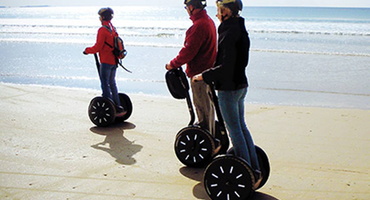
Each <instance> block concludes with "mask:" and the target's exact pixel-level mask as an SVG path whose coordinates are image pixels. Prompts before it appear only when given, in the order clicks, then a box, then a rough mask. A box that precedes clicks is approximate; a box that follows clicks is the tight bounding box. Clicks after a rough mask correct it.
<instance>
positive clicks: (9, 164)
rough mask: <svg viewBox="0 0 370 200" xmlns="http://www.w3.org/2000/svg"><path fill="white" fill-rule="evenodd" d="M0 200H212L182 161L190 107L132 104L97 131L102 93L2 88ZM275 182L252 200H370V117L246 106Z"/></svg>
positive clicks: (144, 99) (165, 102) (145, 99)
mask: <svg viewBox="0 0 370 200" xmlns="http://www.w3.org/2000/svg"><path fill="white" fill-rule="evenodd" d="M0 90H1V93H0V115H1V118H0V123H1V124H2V125H1V132H0V134H1V138H2V139H1V141H0V142H1V145H0V152H1V158H0V180H1V183H0V188H1V189H0V198H1V199H102V198H103V199H152V200H153V199H162V200H163V199H168V200H170V199H172V200H177V199H179V200H180V199H181V200H182V199H183V200H189V199H207V200H208V199H209V198H208V197H207V195H206V193H205V191H204V187H203V184H202V173H203V170H202V169H191V168H186V167H184V166H183V165H182V164H181V163H180V162H179V161H178V160H177V158H176V156H175V153H174V150H173V144H174V139H175V135H176V133H177V132H178V131H179V130H180V129H181V128H183V127H185V126H186V125H187V123H188V121H189V114H188V111H187V109H186V108H187V107H186V102H185V101H181V100H175V99H172V98H162V97H153V96H148V95H136V94H132V95H130V98H131V99H132V102H133V105H134V110H133V114H132V116H131V117H130V118H129V119H128V120H127V122H125V123H122V124H118V125H115V126H111V127H108V128H97V127H95V126H94V125H93V124H92V123H91V122H90V121H89V119H88V115H87V107H88V104H89V102H90V100H91V99H92V98H93V97H94V96H95V95H97V94H98V93H99V91H84V90H79V89H73V88H72V89H71V88H70V89H65V88H56V87H46V86H41V87H34V86H28V85H10V84H3V83H0ZM246 105H247V106H246V120H247V124H248V126H249V129H250V131H251V133H252V135H253V138H254V140H255V143H256V144H257V145H258V146H260V147H261V148H263V149H264V151H265V152H266V153H267V154H268V156H269V159H270V165H271V176H270V178H269V180H268V182H267V183H266V185H265V186H264V187H263V188H261V189H260V190H259V191H258V193H257V194H256V195H255V197H254V200H275V199H284V200H286V199H287V200H289V199H292V200H293V199H302V200H305V199H307V200H311V199H322V198H325V199H328V200H337V199H368V198H369V197H370V191H369V185H368V183H369V181H370V179H369V178H368V177H369V168H370V161H369V159H368V158H369V153H368V152H369V150H370V135H369V134H368V131H369V130H370V124H369V123H368V122H369V119H370V111H369V110H357V109H336V108H317V107H298V106H274V105H254V104H246Z"/></svg>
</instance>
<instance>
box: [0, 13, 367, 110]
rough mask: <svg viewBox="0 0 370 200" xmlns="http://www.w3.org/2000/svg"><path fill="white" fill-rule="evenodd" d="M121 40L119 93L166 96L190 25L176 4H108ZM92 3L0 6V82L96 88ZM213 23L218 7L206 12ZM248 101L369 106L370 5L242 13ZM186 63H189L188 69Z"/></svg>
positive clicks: (95, 19) (96, 23)
mask: <svg viewBox="0 0 370 200" xmlns="http://www.w3.org/2000/svg"><path fill="white" fill-rule="evenodd" d="M113 9H114V11H115V15H114V19H113V20H112V22H113V24H114V25H115V26H116V28H117V30H118V32H119V34H120V35H121V36H122V38H123V39H124V41H125V44H126V48H127V50H128V56H127V57H126V58H125V60H124V63H123V64H124V65H125V67H126V68H128V69H130V70H131V71H132V72H133V73H132V74H130V73H127V72H126V71H124V70H122V69H119V70H118V74H117V82H118V87H119V89H120V91H122V92H126V93H129V94H130V93H143V94H150V95H161V96H170V93H169V92H168V90H167V87H166V84H165V79H164V74H165V72H166V70H165V68H164V66H165V64H166V63H168V62H169V61H170V60H171V59H173V58H174V57H175V56H176V55H177V53H178V52H179V50H180V49H181V47H182V46H183V42H184V37H185V32H186V30H187V29H188V28H189V27H190V26H191V24H192V23H191V21H190V20H189V16H188V15H187V13H186V11H185V10H184V8H182V7H180V8H178V7H133V6H127V7H124V6H121V7H113ZM98 10H99V8H98V7H11V8H7V7H3V8H0V52H1V56H0V81H1V82H4V83H16V84H39V85H51V86H63V87H77V88H87V89H95V90H100V82H99V78H98V74H97V71H96V65H95V61H94V58H93V56H92V55H87V56H86V55H83V54H82V52H83V50H84V49H85V48H86V47H87V46H92V45H93V44H94V43H95V39H96V33H97V30H98V28H99V27H100V26H101V24H100V21H99V19H98V15H97V11H98ZM207 12H208V14H209V15H210V16H211V17H212V19H213V20H214V21H215V23H216V26H218V25H219V22H218V21H217V19H216V17H215V12H216V8H215V7H212V6H209V7H207ZM242 16H243V17H244V18H245V19H246V27H247V29H248V32H249V36H250V39H251V52H250V62H249V65H248V68H247V75H248V79H249V82H250V87H249V91H248V96H247V99H246V101H247V102H250V103H260V104H275V105H298V106H323V107H343V108H360V109H370V79H369V77H370V9H369V8H295V7H245V8H244V10H243V13H242ZM184 67H185V66H184Z"/></svg>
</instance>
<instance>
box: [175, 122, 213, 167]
mask: <svg viewBox="0 0 370 200" xmlns="http://www.w3.org/2000/svg"><path fill="white" fill-rule="evenodd" d="M215 148H216V147H215V141H214V139H213V138H212V136H211V135H210V134H209V133H208V131H206V130H204V129H201V128H199V127H196V126H190V127H186V128H183V129H182V130H180V132H179V133H178V134H177V136H176V141H175V152H176V156H177V158H178V159H179V160H180V162H182V163H183V164H184V165H186V166H189V167H203V166H204V165H205V164H207V163H208V162H209V161H210V160H211V159H212V156H213V152H214V150H215Z"/></svg>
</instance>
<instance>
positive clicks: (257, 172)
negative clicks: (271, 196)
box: [252, 170, 262, 190]
mask: <svg viewBox="0 0 370 200" xmlns="http://www.w3.org/2000/svg"><path fill="white" fill-rule="evenodd" d="M254 175H255V176H254V177H255V178H256V182H255V183H254V185H253V187H252V189H253V190H257V188H258V186H260V184H261V182H262V173H261V171H260V170H255V171H254Z"/></svg>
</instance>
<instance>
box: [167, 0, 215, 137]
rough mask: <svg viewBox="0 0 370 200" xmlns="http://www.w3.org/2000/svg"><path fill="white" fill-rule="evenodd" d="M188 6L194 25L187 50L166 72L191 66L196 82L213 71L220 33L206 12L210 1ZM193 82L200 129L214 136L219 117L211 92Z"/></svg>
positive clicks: (188, 2)
mask: <svg viewBox="0 0 370 200" xmlns="http://www.w3.org/2000/svg"><path fill="white" fill-rule="evenodd" d="M184 4H185V5H186V6H185V9H186V10H187V12H188V14H189V16H190V19H191V20H192V22H193V25H192V26H191V27H190V28H189V29H188V30H187V31H186V37H185V42H184V47H183V48H182V49H181V50H180V52H179V53H178V55H177V57H176V58H174V59H173V60H171V61H170V63H169V64H166V69H167V70H171V69H174V68H179V67H181V66H182V65H184V64H187V66H186V70H185V72H186V75H187V76H188V77H189V78H190V79H192V78H193V76H194V75H196V74H199V73H201V72H203V71H204V70H206V69H210V68H212V67H213V64H214V62H215V60H216V55H217V52H216V50H217V33H216V26H215V23H214V22H213V20H212V19H211V18H210V17H209V16H208V14H207V11H206V10H205V9H204V8H205V7H206V4H207V3H206V0H185V2H184ZM190 82H191V90H192V93H193V101H194V106H195V108H196V111H197V117H198V122H199V125H200V126H201V127H202V128H205V129H207V130H209V131H210V133H211V134H212V133H213V130H214V123H215V117H214V109H213V106H212V102H211V100H210V98H209V95H208V92H209V89H210V88H209V86H208V85H207V84H206V83H204V82H203V81H199V82H193V81H190Z"/></svg>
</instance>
